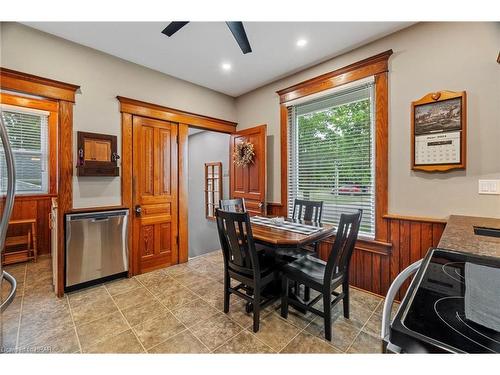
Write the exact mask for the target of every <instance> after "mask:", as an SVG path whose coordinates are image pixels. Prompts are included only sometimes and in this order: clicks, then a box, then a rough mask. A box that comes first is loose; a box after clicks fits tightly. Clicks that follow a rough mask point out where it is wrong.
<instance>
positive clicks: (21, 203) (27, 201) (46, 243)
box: [0, 195, 52, 255]
mask: <svg viewBox="0 0 500 375" xmlns="http://www.w3.org/2000/svg"><path fill="white" fill-rule="evenodd" d="M51 200H52V196H50V195H41V196H29V197H28V196H26V197H23V196H17V197H16V199H15V201H14V208H13V210H12V216H11V218H10V219H11V220H23V219H36V234H37V236H36V237H37V238H36V239H37V249H38V255H40V254H48V253H50V228H49V213H50V207H51V204H52V201H51ZM4 203H5V199H4V198H2V199H1V200H0V212H3V205H4ZM25 233H26V228H25V227H23V226H22V225H15V226H13V227H10V228H9V230H8V232H7V235H8V236H17V235H21V234H25Z"/></svg>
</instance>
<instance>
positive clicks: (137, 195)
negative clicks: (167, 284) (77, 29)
mask: <svg viewBox="0 0 500 375" xmlns="http://www.w3.org/2000/svg"><path fill="white" fill-rule="evenodd" d="M177 166H178V162H177V124H175V123H170V122H166V121H158V120H152V119H147V118H142V117H136V116H134V118H133V201H134V206H133V207H132V215H134V219H133V231H134V232H133V241H132V242H133V244H132V246H133V249H132V256H133V259H134V262H135V266H136V267H135V269H136V270H138V272H139V273H143V272H147V271H151V270H153V269H157V268H161V267H165V266H169V265H172V264H176V263H178V241H177V238H178V237H177V235H178V231H177V225H178V215H177V178H178V168H177Z"/></svg>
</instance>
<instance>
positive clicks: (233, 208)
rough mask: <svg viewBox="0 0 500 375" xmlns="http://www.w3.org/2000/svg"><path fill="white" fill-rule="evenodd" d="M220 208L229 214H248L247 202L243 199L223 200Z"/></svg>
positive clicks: (220, 202)
mask: <svg viewBox="0 0 500 375" xmlns="http://www.w3.org/2000/svg"><path fill="white" fill-rule="evenodd" d="M219 208H220V209H221V210H223V211H227V212H246V208H245V200H244V199H243V198H235V199H221V200H220V201H219Z"/></svg>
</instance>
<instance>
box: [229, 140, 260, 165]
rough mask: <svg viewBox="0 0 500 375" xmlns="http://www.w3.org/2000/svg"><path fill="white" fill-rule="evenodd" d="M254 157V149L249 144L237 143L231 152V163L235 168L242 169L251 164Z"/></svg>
mask: <svg viewBox="0 0 500 375" xmlns="http://www.w3.org/2000/svg"><path fill="white" fill-rule="evenodd" d="M254 155H255V147H254V145H253V144H252V143H250V142H241V143H238V144H237V145H236V146H235V148H234V152H233V161H234V164H235V165H236V166H237V167H244V166H246V165H248V164H250V163H253V157H254Z"/></svg>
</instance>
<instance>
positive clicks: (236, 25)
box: [226, 22, 252, 54]
mask: <svg viewBox="0 0 500 375" xmlns="http://www.w3.org/2000/svg"><path fill="white" fill-rule="evenodd" d="M226 24H227V27H229V30H231V32H232V33H233V36H234V39H236V42H237V43H238V45H239V46H240V48H241V52H243V54H247V53H249V52H252V47H250V42H249V41H248V38H247V33H246V32H245V28H244V27H243V22H226Z"/></svg>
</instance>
